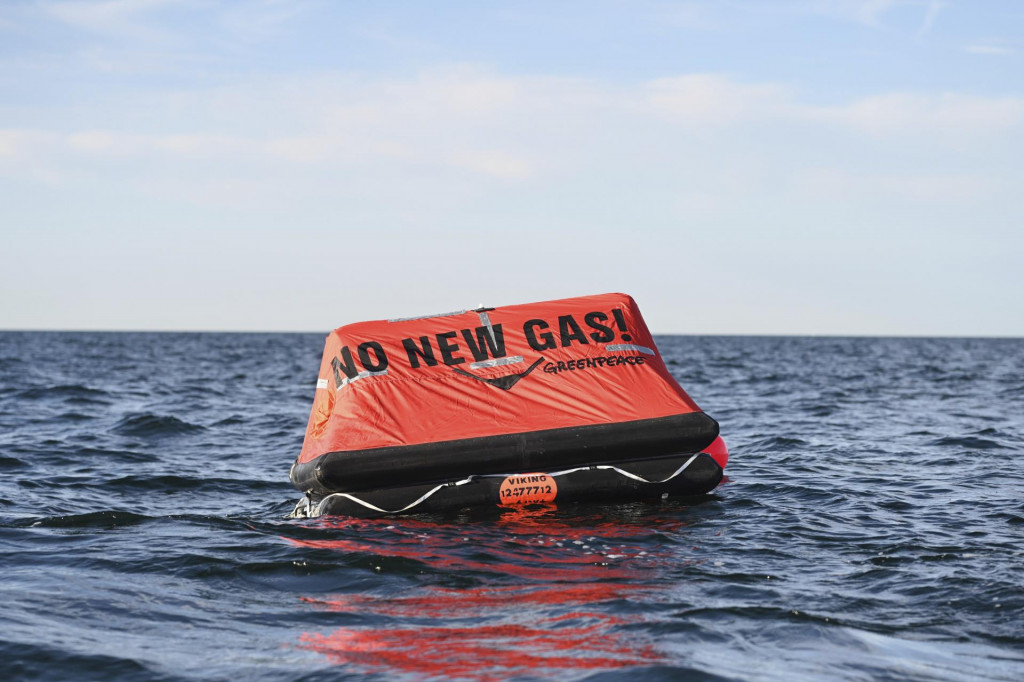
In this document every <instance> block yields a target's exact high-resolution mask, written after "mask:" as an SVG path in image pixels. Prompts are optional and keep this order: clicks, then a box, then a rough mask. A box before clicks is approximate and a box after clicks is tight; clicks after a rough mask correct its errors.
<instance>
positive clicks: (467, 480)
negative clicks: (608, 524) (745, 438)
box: [317, 452, 701, 516]
mask: <svg viewBox="0 0 1024 682" xmlns="http://www.w3.org/2000/svg"><path fill="white" fill-rule="evenodd" d="M700 454H701V453H699V452H698V453H697V454H695V455H693V456H692V457H690V459H688V460H686V461H685V462H683V465H682V466H681V467H679V468H678V469H676V470H675V471H674V472H673V473H672V474H671V475H669V476H668V477H667V478H663V479H662V480H660V481H648V480H647V479H646V478H644V477H643V476H638V475H636V474H634V473H630V472H628V471H625V470H623V469H620V468H619V467H617V466H612V465H611V464H599V465H596V466H582V467H576V468H575V469H566V470H565V471H555V472H552V473H549V474H545V475H546V476H551V477H552V478H553V477H555V476H565V475H566V474H573V473H576V472H577V471H586V470H588V469H611V470H612V471H614V472H616V473H617V474H620V475H622V476H625V477H626V478H632V479H633V480H634V481H640V482H641V483H668V482H669V481H671V480H672V479H673V478H675V477H676V476H678V475H679V474H681V473H683V471H685V470H686V467H688V466H690V464H692V463H693V460H695V459H697V457H699V456H700ZM519 475H521V474H484V475H480V476H469V477H468V478H464V479H462V480H461V481H453V482H450V483H440V484H438V485H436V486H434V487H433V488H431V489H430V490H428V491H427V492H425V493H423V495H421V496H420V497H419V499H417V500H416V501H415V502H410V503H409V504H407V505H405V506H404V507H402V508H401V509H395V510H393V511H389V510H387V509H381V508H380V507H378V506H377V505H375V504H371V503H369V502H367V501H366V500H363V499H360V498H358V497H356V496H355V495H353V494H351V493H331V494H330V495H328V496H326V497H325V498H323V499H322V500H320V502H319V503H318V504H317V516H319V515H320V513H321V512H320V510H321V509H323V506H324V504H325V503H326V502H327V500H329V499H331V498H332V497H343V498H345V499H348V500H352V501H353V502H355V503H357V504H361V505H362V506H364V507H366V508H367V509H372V510H373V511H375V512H380V513H381V514H401V513H402V512H405V511H409V510H410V509H412V508H413V507H415V506H416V505H418V504H421V503H423V502H425V501H427V500H428V499H430V497H431V496H432V495H433V494H434V493H436V492H437V491H438V490H440V489H441V488H447V487H449V486H459V485H466V484H467V483H472V482H473V481H474V480H475V479H477V478H507V477H508V476H519Z"/></svg>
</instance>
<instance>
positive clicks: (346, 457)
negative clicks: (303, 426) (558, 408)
mask: <svg viewBox="0 0 1024 682" xmlns="http://www.w3.org/2000/svg"><path fill="white" fill-rule="evenodd" d="M717 436H718V422H716V421H715V420H714V419H712V418H711V417H709V416H708V415H706V414H704V413H703V412H690V413H687V414H679V415H672V416H668V417H658V418H655V419H640V420H636V421H629V422H618V423H614V424H592V425H588V426H579V427H572V428H564V429H548V430H543V431H528V432H526V433H512V434H502V435H498V436H488V437H485V438H466V439H461V440H451V441H442V442H439V443H424V444H422V445H406V446H400V447H386V448H374V449H371V450H354V451H348V452H329V453H327V454H324V455H321V456H320V457H317V458H316V459H314V460H311V461H309V462H305V463H302V464H299V463H298V462H296V463H295V464H293V465H292V470H291V473H290V478H291V481H292V484H293V485H294V486H295V487H296V488H298V489H299V490H300V491H302V492H304V493H307V494H309V495H311V496H313V497H314V498H321V497H324V496H325V495H329V494H331V493H336V492H355V491H360V490H373V489H378V488H395V487H401V486H410V485H416V484H428V483H436V482H443V481H450V480H455V479H459V478H464V477H466V476H470V475H486V474H500V473H514V472H530V471H556V470H561V469H566V468H569V467H574V466H581V465H586V466H591V465H597V464H607V463H611V462H629V461H636V460H643V459H652V458H657V457H665V456H669V455H676V454H679V455H682V454H694V453H697V452H700V451H701V450H703V449H704V448H706V447H707V446H709V445H710V444H711V442H712V441H714V439H715V438H716V437H717Z"/></svg>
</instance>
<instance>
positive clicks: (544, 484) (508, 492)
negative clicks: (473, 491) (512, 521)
mask: <svg viewBox="0 0 1024 682" xmlns="http://www.w3.org/2000/svg"><path fill="white" fill-rule="evenodd" d="M556 497H558V484H557V483H555V479H554V478H552V477H551V476H548V475H547V474H516V475H515V476H507V477H505V480H504V481H502V482H501V489H500V490H499V491H498V504H500V505H502V506H505V507H507V506H511V505H516V504H540V503H544V502H554V501H555V498H556Z"/></svg>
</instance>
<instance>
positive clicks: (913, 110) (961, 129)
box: [799, 93, 1024, 144]
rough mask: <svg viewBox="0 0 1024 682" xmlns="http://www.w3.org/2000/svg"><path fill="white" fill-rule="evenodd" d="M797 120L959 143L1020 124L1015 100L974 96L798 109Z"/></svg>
mask: <svg viewBox="0 0 1024 682" xmlns="http://www.w3.org/2000/svg"><path fill="white" fill-rule="evenodd" d="M799 113H800V115H805V116H807V117H808V118H811V119H814V118H817V119H821V120H824V121H830V122H834V123H839V124H842V125H846V126H849V127H852V128H854V129H857V130H860V131H863V132H866V133H870V134H872V135H913V136H921V135H933V136H936V143H937V144H942V135H952V136H954V137H956V138H958V139H960V138H963V137H971V136H974V135H987V134H991V133H997V132H1000V131H1002V130H1005V129H1006V128H1008V127H1011V126H1015V125H1019V124H1020V123H1021V120H1022V115H1024V100H1022V99H1021V98H1020V97H978V96H973V95H964V94H959V93H944V94H941V95H925V94H919V93H892V94H887V95H876V96H872V97H865V98H862V99H859V100H856V101H854V102H852V103H850V104H848V105H845V106H841V107H832V108H814V107H806V108H801V110H800V111H799Z"/></svg>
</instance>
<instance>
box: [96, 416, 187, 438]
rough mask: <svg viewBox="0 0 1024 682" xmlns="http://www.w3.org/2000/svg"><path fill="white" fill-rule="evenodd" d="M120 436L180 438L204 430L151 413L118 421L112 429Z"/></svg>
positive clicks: (177, 419) (179, 420) (170, 417)
mask: <svg viewBox="0 0 1024 682" xmlns="http://www.w3.org/2000/svg"><path fill="white" fill-rule="evenodd" d="M112 430H113V431H114V432H115V433H119V434H121V435H122V436H139V437H143V438H154V437H161V436H180V435H185V434H190V433H199V432H201V431H205V430H206V428H205V427H203V426H200V425H198V424H192V423H191V422H187V421H184V420H183V419H179V418H178V417H175V416H172V415H157V414H153V413H152V412H142V413H138V414H133V415H129V416H127V417H125V418H123V419H122V420H121V421H119V422H118V423H117V424H116V425H115V426H114V428H113V429H112Z"/></svg>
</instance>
